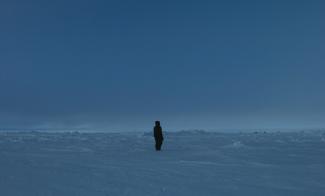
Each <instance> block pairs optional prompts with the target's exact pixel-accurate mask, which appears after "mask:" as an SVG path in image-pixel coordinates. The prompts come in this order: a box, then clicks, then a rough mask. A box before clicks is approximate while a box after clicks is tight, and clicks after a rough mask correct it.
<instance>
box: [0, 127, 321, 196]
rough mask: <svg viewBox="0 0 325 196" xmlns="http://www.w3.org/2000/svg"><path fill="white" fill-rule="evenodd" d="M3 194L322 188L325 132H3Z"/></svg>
mask: <svg viewBox="0 0 325 196" xmlns="http://www.w3.org/2000/svg"><path fill="white" fill-rule="evenodd" d="M0 195H1V196H107V195H113V196H115V195H116V196H122V195H130V196H137V195H139V196H146V195H148V196H155V195H164V196H171V195H175V196H181V195H186V196H191V195H195V196H196V195H197V196H198V195H202V196H205V195H207V196H208V195H213V196H216V195H222V196H227V195H247V196H252V195H256V196H261V195H263V196H268V195H274V196H282V195H283V196H284V195H285V196H291V195H292V196H324V195H325V132H323V131H317V132H307V131H305V132H292V133H277V132H274V133H263V132H260V133H210V132H202V131H192V132H186V131H185V132H175V133H168V134H166V135H165V143H164V144H163V150H162V151H161V152H156V151H154V144H153V138H152V136H151V133H78V132H74V133H41V132H11V133H9V132H0Z"/></svg>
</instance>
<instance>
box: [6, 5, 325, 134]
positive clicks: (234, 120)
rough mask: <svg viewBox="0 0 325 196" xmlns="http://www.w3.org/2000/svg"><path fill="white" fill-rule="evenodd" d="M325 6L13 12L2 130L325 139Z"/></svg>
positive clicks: (20, 8)
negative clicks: (161, 130) (297, 131)
mask: <svg viewBox="0 0 325 196" xmlns="http://www.w3.org/2000/svg"><path fill="white" fill-rule="evenodd" d="M324 6H325V3H324V2H323V1H294V2H293V1H253V0H248V1H239V0H230V1H180V0H174V1H141V0H140V1H33V0H31V1H19V0H18V1H1V3H0V24H1V27H0V28H1V31H0V43H1V44H0V56H1V58H0V89H1V94H0V108H1V110H0V125H1V126H0V127H4V128H35V127H37V128H88V129H105V130H113V129H114V130H143V129H147V128H151V126H152V124H153V121H154V120H157V119H159V120H161V121H162V124H163V125H166V127H169V128H170V129H187V128H203V129H205V128H208V129H213V128H257V127H261V128H274V127H285V128H286V127H290V128H299V127H302V128H304V127H324V125H325V123H324V122H325V121H324V115H325V104H324V100H325V91H324V87H323V84H324V83H325V79H324V76H323V75H324V73H325V66H324V65H325V60H324V56H325V55H324V52H325V42H324V41H325V39H324V35H325V25H324V18H325V13H324Z"/></svg>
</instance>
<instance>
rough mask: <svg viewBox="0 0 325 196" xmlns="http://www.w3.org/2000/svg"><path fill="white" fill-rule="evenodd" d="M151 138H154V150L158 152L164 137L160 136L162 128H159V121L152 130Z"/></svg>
mask: <svg viewBox="0 0 325 196" xmlns="http://www.w3.org/2000/svg"><path fill="white" fill-rule="evenodd" d="M153 136H154V137H155V141H156V150H157V151H160V149H161V145H162V143H163V141H164V136H163V134H162V128H161V126H160V121H156V122H155V127H154V128H153Z"/></svg>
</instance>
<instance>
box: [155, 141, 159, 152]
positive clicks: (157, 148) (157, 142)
mask: <svg viewBox="0 0 325 196" xmlns="http://www.w3.org/2000/svg"><path fill="white" fill-rule="evenodd" d="M155 141H156V145H155V147H156V150H159V140H155Z"/></svg>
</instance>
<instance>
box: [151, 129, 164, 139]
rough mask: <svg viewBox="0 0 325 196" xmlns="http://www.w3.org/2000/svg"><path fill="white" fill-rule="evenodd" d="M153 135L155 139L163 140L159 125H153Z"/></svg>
mask: <svg viewBox="0 0 325 196" xmlns="http://www.w3.org/2000/svg"><path fill="white" fill-rule="evenodd" d="M153 136H154V137H155V139H156V140H164V136H163V134H162V128H161V126H155V127H154V128H153Z"/></svg>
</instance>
